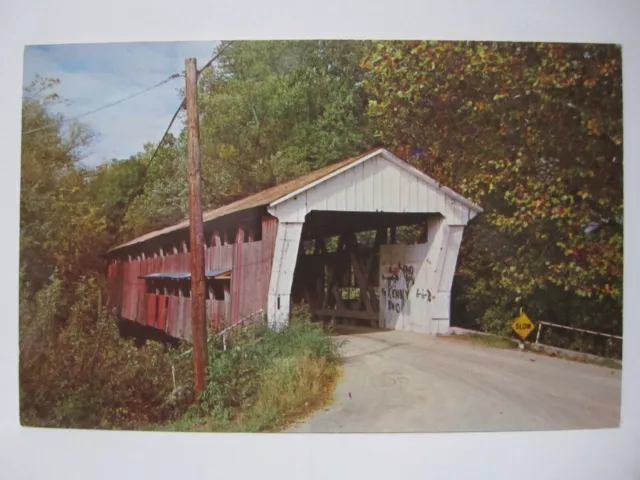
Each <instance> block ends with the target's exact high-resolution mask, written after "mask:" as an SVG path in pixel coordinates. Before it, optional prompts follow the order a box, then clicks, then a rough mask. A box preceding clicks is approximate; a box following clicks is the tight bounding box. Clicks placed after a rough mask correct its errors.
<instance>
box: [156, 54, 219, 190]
mask: <svg viewBox="0 0 640 480" xmlns="http://www.w3.org/2000/svg"><path fill="white" fill-rule="evenodd" d="M228 48H229V44H228V43H227V44H226V45H225V46H224V47H223V48H222V49H220V50H218V53H216V54H215V55H214V56H213V57H212V58H211V60H209V61H208V62H207V63H206V64H205V65H204V67H202V68H201V69H200V70H198V73H197V76H196V78H200V75H201V74H202V72H204V71H205V70H206V69H207V68H209V66H211V64H212V63H213V62H215V61H216V59H217V58H218V57H219V56H220V55H222V54H223V53H224V52H225V51H226V50H227V49H228ZM184 104H185V100H182V102H180V105H178V108H177V109H176V111H175V113H174V114H173V117H171V121H170V122H169V126H168V127H167V129H166V130H165V131H164V133H163V134H162V137H161V138H160V142H158V145H157V146H156V149H155V150H154V152H153V154H152V155H151V158H150V159H149V161H148V162H147V165H146V166H145V168H144V172H143V177H144V175H146V174H147V170H149V167H150V166H151V162H153V160H154V159H155V158H156V154H157V153H158V150H160V147H161V146H162V143H163V142H164V140H165V138H166V137H167V135H168V133H169V130H171V126H172V125H173V122H175V121H176V118H177V117H178V113H180V110H182V108H183V107H184Z"/></svg>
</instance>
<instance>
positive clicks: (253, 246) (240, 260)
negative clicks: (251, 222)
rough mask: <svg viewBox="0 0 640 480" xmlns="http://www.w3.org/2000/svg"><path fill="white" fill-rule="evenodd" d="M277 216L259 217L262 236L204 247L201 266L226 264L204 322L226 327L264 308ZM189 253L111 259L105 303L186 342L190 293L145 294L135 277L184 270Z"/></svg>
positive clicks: (143, 284) (240, 237)
mask: <svg viewBox="0 0 640 480" xmlns="http://www.w3.org/2000/svg"><path fill="white" fill-rule="evenodd" d="M277 227H278V221H277V219H276V218H272V217H265V218H263V220H262V239H261V240H260V241H257V242H246V243H245V242H244V238H243V233H242V232H241V233H240V235H238V237H237V243H234V244H226V245H216V246H211V247H207V248H206V250H205V269H206V270H214V269H230V270H231V281H230V282H229V281H226V285H225V287H224V289H225V291H224V300H220V299H215V298H209V299H207V302H206V305H207V322H208V324H209V328H211V329H212V330H214V331H218V330H221V329H222V328H225V327H226V326H229V325H230V324H231V323H232V322H237V321H239V320H241V319H242V318H244V317H246V316H248V315H250V314H252V313H254V312H256V311H258V310H260V309H262V310H264V311H266V309H267V298H268V291H269V281H270V278H271V265H272V261H273V250H274V247H275V239H276V233H277ZM189 260H190V253H186V252H182V251H180V252H178V253H175V254H174V253H171V254H168V255H164V256H152V257H146V258H144V259H142V258H141V257H138V258H135V259H132V260H131V261H128V260H114V261H112V262H111V263H110V264H109V267H108V272H107V276H108V286H109V292H108V293H109V304H110V306H111V307H112V308H115V309H116V311H117V313H119V315H120V316H121V317H122V318H125V319H128V320H132V321H134V322H138V323H141V324H144V325H148V326H152V327H154V328H158V329H160V330H163V331H165V332H167V333H168V334H169V335H171V336H173V337H177V338H182V339H185V340H188V341H190V340H191V336H192V332H191V298H189V297H184V296H183V297H179V296H176V295H165V294H164V293H165V292H163V291H160V292H152V293H147V291H146V288H147V287H146V281H145V280H144V279H140V278H138V277H139V276H141V275H145V274H149V273H154V272H188V271H190V266H189Z"/></svg>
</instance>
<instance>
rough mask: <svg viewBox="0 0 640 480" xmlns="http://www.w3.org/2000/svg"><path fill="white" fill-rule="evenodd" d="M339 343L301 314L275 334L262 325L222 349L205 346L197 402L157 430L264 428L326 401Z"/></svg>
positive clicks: (239, 334)
mask: <svg viewBox="0 0 640 480" xmlns="http://www.w3.org/2000/svg"><path fill="white" fill-rule="evenodd" d="M339 347H340V345H339V343H337V342H336V341H335V339H332V338H331V337H330V336H329V335H328V334H327V332H326V331H325V328H324V327H323V326H322V325H321V324H318V323H314V322H312V321H311V319H310V318H309V317H308V315H306V314H304V313H301V312H299V313H297V314H295V315H294V316H293V317H292V319H291V322H290V324H289V325H288V326H287V327H285V328H284V329H283V330H281V331H280V332H275V331H273V330H270V329H268V328H267V327H266V325H265V324H264V323H261V324H259V325H254V326H251V327H248V328H246V329H243V330H240V331H238V332H237V334H236V336H235V338H233V340H232V343H231V345H230V346H229V345H228V348H227V350H224V349H223V348H222V342H221V341H220V340H219V339H214V341H212V342H210V347H209V366H208V370H207V372H208V385H207V389H206V390H205V392H204V393H203V395H202V397H201V398H202V402H201V403H200V404H199V405H194V406H193V407H192V408H191V409H190V410H189V411H188V412H187V413H186V414H185V415H184V416H183V417H182V418H181V419H180V420H179V421H177V422H174V423H172V424H170V425H168V426H166V427H162V429H163V430H176V431H184V430H188V431H212V432H220V431H229V432H264V431H274V430H277V429H280V428H282V427H284V426H286V425H287V424H288V423H289V422H291V421H293V420H296V419H299V418H300V417H303V416H305V415H307V414H309V413H311V412H312V411H314V410H316V409H318V408H320V407H322V406H323V405H324V404H326V403H327V402H328V401H330V399H331V397H332V394H333V387H334V384H335V381H336V380H337V378H338V376H339Z"/></svg>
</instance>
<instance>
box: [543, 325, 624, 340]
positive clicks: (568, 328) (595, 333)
mask: <svg viewBox="0 0 640 480" xmlns="http://www.w3.org/2000/svg"><path fill="white" fill-rule="evenodd" d="M543 325H548V326H550V327H556V328H564V329H565V330H574V331H576V332H584V333H590V334H592V335H600V336H602V337H609V338H617V339H619V340H622V337H621V336H618V335H610V334H608V333H600V332H594V331H593V330H585V329H583V328H575V327H567V326H566V325H558V324H557V323H550V322H543V321H539V322H538V333H536V343H537V344H539V343H540V332H541V331H542V326H543Z"/></svg>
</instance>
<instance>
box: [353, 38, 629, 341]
mask: <svg viewBox="0 0 640 480" xmlns="http://www.w3.org/2000/svg"><path fill="white" fill-rule="evenodd" d="M363 66H364V67H365V68H366V69H367V70H368V74H367V78H366V82H365V87H366V89H367V92H368V93H369V95H370V96H371V99H370V103H369V113H370V115H372V117H374V118H375V123H376V127H377V134H378V136H379V138H381V139H382V140H383V141H384V142H386V143H388V144H390V145H392V146H393V147H394V148H396V150H397V152H398V153H399V154H400V155H401V156H402V157H404V158H405V159H407V160H408V161H410V162H411V163H414V164H415V165H416V166H418V167H419V168H421V169H422V170H424V171H426V172H428V173H429V174H430V175H433V176H435V177H436V178H437V179H438V180H440V181H442V182H443V183H445V184H448V185H450V186H451V187H452V188H454V189H457V190H459V191H460V193H462V194H463V195H466V196H468V197H470V198H472V199H473V200H475V201H478V202H479V203H481V204H482V206H483V207H484V208H485V210H486V213H484V214H483V215H482V216H481V217H480V218H479V219H478V221H474V223H473V224H472V226H471V228H469V229H468V230H469V235H468V238H467V240H466V241H465V242H464V245H463V251H462V254H461V259H460V273H461V275H463V276H464V277H465V279H466V283H465V285H466V288H465V294H466V296H467V298H469V297H471V298H474V299H475V301H476V303H477V305H476V310H475V312H474V314H477V315H479V316H482V315H483V312H485V311H487V310H488V307H489V306H490V305H493V306H495V305H496V304H498V306H499V309H501V311H503V312H504V310H505V309H507V310H511V311H512V310H513V309H514V308H515V307H516V306H517V305H518V304H519V303H520V302H525V301H527V302H529V301H531V302H533V303H534V304H535V305H536V307H535V308H536V312H535V313H536V314H539V315H540V316H541V317H542V318H549V316H559V315H560V314H561V313H565V312H559V310H560V309H561V308H562V307H560V306H559V305H558V304H557V303H554V302H552V301H546V302H545V301H540V298H541V295H542V298H544V297H545V296H546V297H548V299H549V300H551V298H554V299H557V298H558V293H557V291H560V292H565V293H564V298H565V300H566V302H565V305H572V306H576V305H578V304H579V305H580V309H579V311H576V310H575V309H573V311H572V312H571V314H570V315H568V316H565V318H563V321H565V322H567V321H572V322H574V323H580V322H587V321H595V320H594V319H595V318H596V315H594V312H603V311H605V310H607V311H610V310H611V308H613V309H614V310H615V311H616V312H617V318H616V319H615V320H614V319H611V318H609V320H611V324H607V325H605V324H604V323H603V324H602V325H601V326H602V328H607V329H609V328H614V329H618V328H621V315H620V308H621V292H622V229H623V225H622V212H623V200H622V199H623V196H622V154H623V150H622V92H621V81H622V77H621V55H620V49H619V47H617V46H613V45H582V44H533V43H528V44H518V43H478V42H473V43H471V42H381V43H378V44H376V45H375V46H374V47H373V48H372V49H371V50H370V52H369V54H368V55H367V57H366V58H365V60H364V61H363ZM596 225H597V229H596ZM570 296H573V297H571V298H572V300H569V297H570ZM575 296H577V297H579V298H588V299H590V301H580V302H577V303H576V301H574V300H575V299H574V297H575ZM545 315H546V316H547V317H544V316H545ZM501 316H502V317H503V318H508V317H506V316H505V315H504V314H501ZM601 323H602V322H601Z"/></svg>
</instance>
